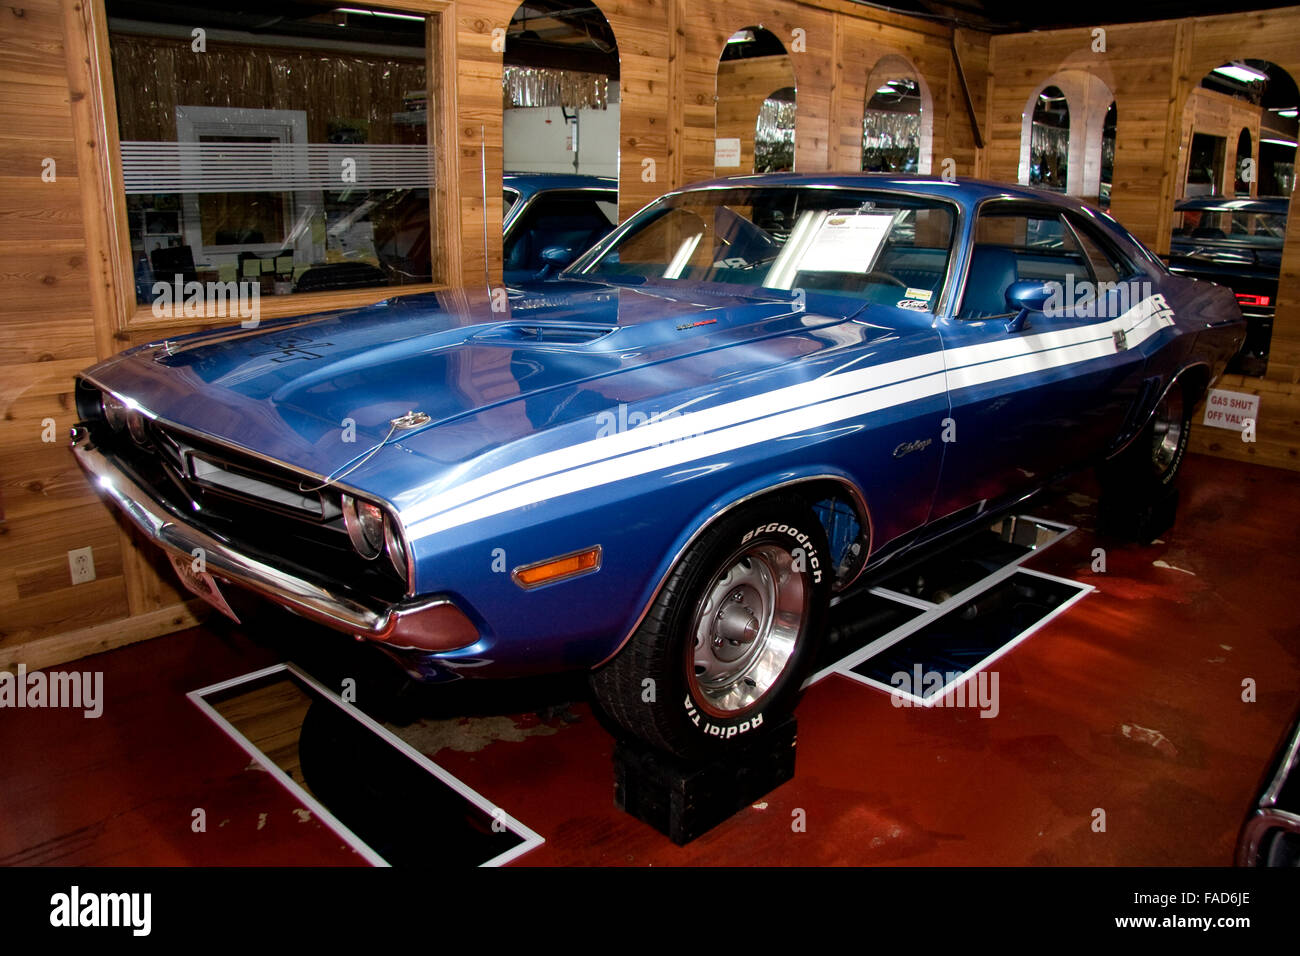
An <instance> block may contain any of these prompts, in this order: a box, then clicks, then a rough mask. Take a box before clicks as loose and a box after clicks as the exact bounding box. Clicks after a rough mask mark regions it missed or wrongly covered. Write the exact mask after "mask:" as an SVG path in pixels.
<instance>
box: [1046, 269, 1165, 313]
mask: <svg viewBox="0 0 1300 956" xmlns="http://www.w3.org/2000/svg"><path fill="white" fill-rule="evenodd" d="M1043 284H1044V285H1045V286H1046V287H1047V288H1049V289H1051V295H1050V296H1048V299H1047V303H1046V304H1045V305H1044V306H1043V314H1044V315H1045V316H1047V317H1048V318H1049V319H1060V318H1076V319H1095V318H1108V317H1114V316H1120V315H1123V314H1124V313H1125V312H1128V311H1129V310H1130V309H1132V308H1134V307H1135V306H1137V305H1138V304H1139V303H1141V302H1144V301H1146V300H1147V299H1150V298H1151V297H1152V296H1153V295H1154V294H1155V291H1154V289H1153V288H1152V285H1151V283H1150V282H1148V281H1147V280H1145V279H1144V280H1142V281H1140V282H1128V281H1126V282H1092V281H1090V280H1088V279H1080V280H1078V281H1075V278H1074V274H1073V273H1069V274H1068V275H1066V277H1065V281H1064V282H1058V281H1056V280H1051V281H1049V282H1045V283H1043Z"/></svg>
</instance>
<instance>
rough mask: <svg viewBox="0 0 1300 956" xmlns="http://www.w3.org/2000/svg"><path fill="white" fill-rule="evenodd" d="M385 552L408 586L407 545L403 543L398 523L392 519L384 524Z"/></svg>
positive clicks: (398, 574)
mask: <svg viewBox="0 0 1300 956" xmlns="http://www.w3.org/2000/svg"><path fill="white" fill-rule="evenodd" d="M384 550H385V551H387V552H388V560H389V561H391V562H392V564H393V570H394V571H396V572H397V576H398V577H399V578H401V579H402V583H403V584H407V583H408V582H407V580H406V545H405V544H403V543H402V532H401V531H399V530H398V528H397V522H396V521H394V520H393V519H392V518H389V519H388V520H386V521H385V522H384Z"/></svg>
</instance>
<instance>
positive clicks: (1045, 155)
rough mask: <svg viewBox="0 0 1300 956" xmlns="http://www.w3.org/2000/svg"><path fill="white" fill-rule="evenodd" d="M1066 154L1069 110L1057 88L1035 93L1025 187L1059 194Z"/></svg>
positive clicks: (1067, 155) (1066, 164)
mask: <svg viewBox="0 0 1300 956" xmlns="http://www.w3.org/2000/svg"><path fill="white" fill-rule="evenodd" d="M1069 155H1070V107H1069V105H1068V104H1067V103H1066V101H1065V94H1064V93H1062V92H1061V89H1060V87H1056V86H1049V87H1047V88H1046V89H1044V90H1043V91H1042V92H1041V93H1039V94H1038V99H1037V101H1035V103H1034V116H1033V120H1032V122H1031V125H1030V133H1029V185H1031V186H1041V187H1043V188H1044V189H1052V190H1055V191H1056V192H1060V193H1063V192H1065V188H1066V174H1067V172H1068V169H1067V167H1068V165H1069Z"/></svg>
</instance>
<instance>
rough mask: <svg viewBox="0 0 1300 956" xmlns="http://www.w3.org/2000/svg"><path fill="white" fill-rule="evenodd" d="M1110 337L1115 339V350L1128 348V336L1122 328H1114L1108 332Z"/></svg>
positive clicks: (1120, 350) (1121, 350)
mask: <svg viewBox="0 0 1300 956" xmlns="http://www.w3.org/2000/svg"><path fill="white" fill-rule="evenodd" d="M1110 337H1111V338H1112V339H1114V340H1115V351H1116V352H1123V351H1124V350H1125V349H1127V348H1128V336H1126V335H1125V334H1124V330H1123V329H1116V330H1115V331H1114V332H1112V333H1111V334H1110Z"/></svg>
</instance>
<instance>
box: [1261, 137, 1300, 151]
mask: <svg viewBox="0 0 1300 956" xmlns="http://www.w3.org/2000/svg"><path fill="white" fill-rule="evenodd" d="M1260 142H1261V143H1272V144H1273V145H1274V146H1290V147H1291V148H1292V149H1295V147H1296V144H1295V141H1294V140H1289V139H1263V138H1262V137H1261V139H1260Z"/></svg>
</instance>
